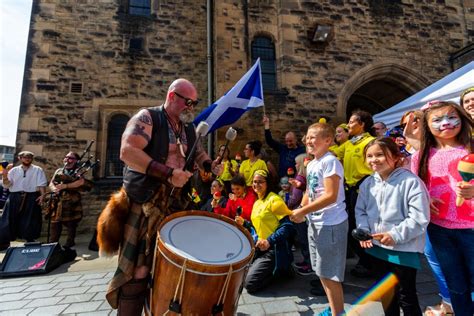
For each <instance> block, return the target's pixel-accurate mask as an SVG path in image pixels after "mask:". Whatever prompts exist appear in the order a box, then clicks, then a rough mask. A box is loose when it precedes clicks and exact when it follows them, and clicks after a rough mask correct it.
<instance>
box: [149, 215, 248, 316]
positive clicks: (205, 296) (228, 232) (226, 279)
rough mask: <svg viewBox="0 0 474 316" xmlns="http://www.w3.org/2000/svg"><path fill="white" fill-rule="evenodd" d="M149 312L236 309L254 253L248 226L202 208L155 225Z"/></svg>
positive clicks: (200, 312) (209, 312)
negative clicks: (156, 226) (242, 225)
mask: <svg viewBox="0 0 474 316" xmlns="http://www.w3.org/2000/svg"><path fill="white" fill-rule="evenodd" d="M155 251H156V253H155V261H154V267H153V271H154V273H153V288H152V289H151V291H150V299H149V300H148V304H147V308H146V310H147V314H152V315H155V316H157V315H163V314H168V315H170V314H171V315H173V314H183V315H217V314H221V313H223V314H226V315H234V314H235V313H236V310H237V304H238V300H239V297H240V294H241V292H242V288H243V282H244V280H245V276H246V274H247V271H248V268H249V265H250V262H251V259H252V257H253V254H254V247H253V241H252V238H251V236H250V234H249V233H248V231H247V230H246V229H244V228H243V227H241V226H240V225H238V224H236V223H235V222H234V221H233V220H231V219H229V218H227V217H224V216H221V215H216V214H213V213H209V212H203V211H187V212H178V213H174V214H172V215H170V216H168V217H167V218H166V219H165V220H164V221H163V222H162V223H161V225H160V227H159V228H158V237H157V247H156V249H155Z"/></svg>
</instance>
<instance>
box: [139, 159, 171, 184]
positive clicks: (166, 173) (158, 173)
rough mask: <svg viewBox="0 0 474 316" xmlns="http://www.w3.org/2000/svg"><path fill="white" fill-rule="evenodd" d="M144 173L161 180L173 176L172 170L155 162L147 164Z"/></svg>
mask: <svg viewBox="0 0 474 316" xmlns="http://www.w3.org/2000/svg"><path fill="white" fill-rule="evenodd" d="M145 173H146V174H147V175H148V176H151V177H155V178H158V179H161V180H168V179H169V178H170V177H171V176H173V168H170V167H168V166H167V165H164V164H162V163H159V162H158V161H156V160H152V161H150V163H149V164H148V167H147V168H146V171H145Z"/></svg>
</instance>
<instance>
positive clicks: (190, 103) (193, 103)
mask: <svg viewBox="0 0 474 316" xmlns="http://www.w3.org/2000/svg"><path fill="white" fill-rule="evenodd" d="M173 93H174V94H176V95H177V96H178V97H180V98H181V99H183V100H184V104H185V105H186V106H187V107H191V106H196V105H198V103H199V100H193V99H190V98H186V97H183V96H182V95H181V94H179V93H178V92H176V91H173Z"/></svg>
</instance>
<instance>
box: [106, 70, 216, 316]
mask: <svg viewBox="0 0 474 316" xmlns="http://www.w3.org/2000/svg"><path fill="white" fill-rule="evenodd" d="M197 104H198V99H197V91H196V88H195V87H194V85H193V84H192V83H191V82H190V81H188V80H186V79H177V80H175V81H174V82H173V83H171V85H170V86H169V88H168V92H167V94H166V101H165V103H164V104H163V105H162V106H159V107H155V108H147V109H143V110H140V111H139V112H138V113H137V114H136V115H134V116H133V117H132V118H131V119H130V121H129V122H128V124H127V127H126V129H125V131H124V133H123V135H122V143H121V149H120V159H121V160H122V161H123V162H125V164H126V165H127V168H126V169H125V172H124V188H125V191H126V193H127V198H128V199H129V200H130V201H131V203H130V208H129V211H128V215H127V218H126V223H125V225H124V227H123V230H120V228H117V232H120V231H123V237H122V238H121V240H122V242H121V245H120V252H119V258H118V267H117V272H116V273H115V275H114V277H113V279H112V281H111V282H110V284H109V289H108V291H107V295H106V298H107V300H108V302H109V304H110V305H111V306H112V307H113V308H114V309H116V308H118V315H127V316H129V315H141V314H142V309H143V305H144V300H145V296H146V293H147V284H148V279H149V274H150V267H151V265H152V261H153V253H154V252H153V245H154V243H153V242H150V240H153V237H152V236H154V235H156V227H158V224H159V223H160V222H161V220H163V218H164V217H165V216H166V215H167V214H169V213H170V212H171V211H173V210H174V209H173V210H172V209H170V201H169V200H170V199H169V198H168V197H169V196H170V191H171V188H172V187H175V188H181V187H183V186H184V185H185V184H186V182H187V181H188V179H189V178H190V177H191V176H192V173H191V172H190V171H188V170H186V171H183V167H184V166H185V161H186V159H187V157H188V155H189V152H188V149H190V148H192V144H193V143H194V141H195V135H196V134H195V129H194V126H193V124H192V121H193V119H194V113H193V112H194V107H195V106H196V105H197ZM163 140H166V141H167V143H163ZM190 159H191V162H192V161H193V160H194V162H195V163H196V164H197V165H198V166H199V168H200V169H203V170H205V171H207V172H210V171H211V169H212V168H211V165H212V164H214V166H215V165H216V164H217V162H211V160H210V159H209V157H208V155H207V154H206V152H205V151H204V150H203V147H202V146H201V145H200V144H199V145H198V146H197V151H196V153H195V155H193V156H192V157H191V158H190ZM193 166H194V163H192V164H191V168H192V167H193ZM150 192H151V196H150V195H149V193H150ZM163 192H164V193H163ZM147 194H148V195H147ZM159 194H161V195H160V196H158V195H159ZM180 197H181V198H182V199H186V197H187V194H180ZM152 198H153V201H157V202H156V203H154V205H153V206H154V208H153V209H152V210H153V213H152V214H150V215H149V216H147V217H145V214H144V207H145V205H146V204H150V203H146V204H145V203H144V202H148V201H150V200H151V199H152ZM178 199H179V197H176V198H172V200H173V201H175V202H184V203H185V202H187V201H177V200H178ZM139 201H141V203H139ZM173 203H174V202H173ZM181 205H184V204H181ZM183 209H184V208H183ZM183 209H181V210H183ZM156 213H158V214H156ZM153 218H155V220H156V221H157V225H148V222H149V221H152V220H153ZM147 225H148V226H152V227H151V228H149V229H148V227H147ZM151 230H154V231H151ZM147 237H148V238H147Z"/></svg>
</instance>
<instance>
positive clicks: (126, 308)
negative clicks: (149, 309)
mask: <svg viewBox="0 0 474 316" xmlns="http://www.w3.org/2000/svg"><path fill="white" fill-rule="evenodd" d="M147 289H148V279H132V280H130V281H128V282H127V283H125V284H124V285H122V286H121V287H120V290H119V297H118V301H119V304H118V311H117V315H118V316H135V315H136V316H141V315H142V310H143V305H144V304H145V297H146V294H147Z"/></svg>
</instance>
